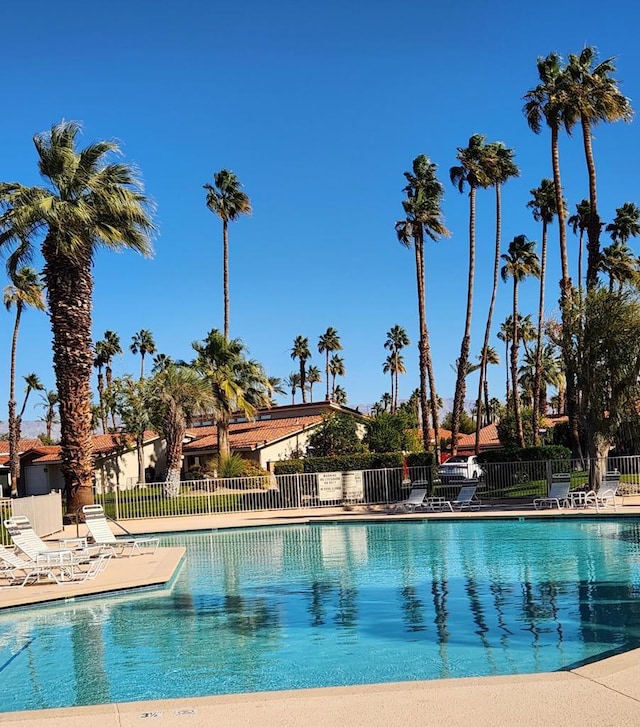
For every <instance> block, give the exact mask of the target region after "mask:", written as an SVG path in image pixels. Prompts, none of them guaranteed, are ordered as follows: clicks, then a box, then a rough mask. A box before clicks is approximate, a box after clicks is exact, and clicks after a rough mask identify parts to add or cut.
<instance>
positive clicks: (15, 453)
mask: <svg viewBox="0 0 640 727" xmlns="http://www.w3.org/2000/svg"><path fill="white" fill-rule="evenodd" d="M21 316H22V303H20V301H17V302H16V320H15V323H14V325H13V338H12V339H11V369H10V373H9V472H10V474H11V495H12V496H13V497H15V496H17V494H18V480H19V479H20V425H19V422H18V419H17V416H16V351H17V350H18V331H19V329H20V318H21Z"/></svg>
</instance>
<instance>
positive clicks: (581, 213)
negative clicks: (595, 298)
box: [567, 199, 591, 309]
mask: <svg viewBox="0 0 640 727" xmlns="http://www.w3.org/2000/svg"><path fill="white" fill-rule="evenodd" d="M590 218H591V205H590V204H589V200H588V199H583V200H582V201H581V202H578V204H577V205H576V213H575V215H571V217H569V219H568V220H567V222H568V224H569V227H571V229H572V230H573V234H574V235H579V237H578V301H579V304H580V309H582V253H583V250H584V233H585V232H586V231H587V228H588V227H589V219H590Z"/></svg>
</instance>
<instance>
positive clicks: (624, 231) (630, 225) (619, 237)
mask: <svg viewBox="0 0 640 727" xmlns="http://www.w3.org/2000/svg"><path fill="white" fill-rule="evenodd" d="M607 232H609V233H610V234H611V239H612V240H613V241H614V242H621V243H623V244H624V245H626V244H627V243H628V242H629V239H630V238H631V237H638V235H640V208H638V207H637V206H636V205H635V204H634V203H633V202H625V203H624V204H623V205H622V207H617V208H616V216H615V218H614V220H613V222H612V223H611V224H609V225H607Z"/></svg>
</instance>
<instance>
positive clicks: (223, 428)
mask: <svg viewBox="0 0 640 727" xmlns="http://www.w3.org/2000/svg"><path fill="white" fill-rule="evenodd" d="M216 426H217V429H218V455H219V457H220V459H227V458H228V457H229V455H230V454H231V446H230V445H229V418H228V417H227V416H226V415H222V416H221V417H220V418H219V419H218V422H217V425H216Z"/></svg>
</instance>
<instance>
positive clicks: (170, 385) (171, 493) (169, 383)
mask: <svg viewBox="0 0 640 727" xmlns="http://www.w3.org/2000/svg"><path fill="white" fill-rule="evenodd" d="M148 387H149V389H148V391H149V398H148V406H149V414H150V420H151V422H152V424H153V426H154V427H155V428H156V429H157V431H161V432H162V434H163V437H164V439H165V442H166V456H167V474H166V477H165V484H164V495H165V497H176V496H177V495H178V494H179V493H180V471H181V469H182V443H183V441H184V437H185V433H186V430H187V427H188V426H189V424H190V423H191V421H192V418H193V416H194V415H195V414H196V413H198V412H203V413H204V412H207V411H210V409H211V407H212V406H213V404H214V400H213V392H212V390H211V385H210V383H209V381H207V379H206V378H205V377H204V376H203V375H202V374H201V373H200V372H199V371H197V370H196V369H194V368H191V367H189V366H182V365H178V364H169V366H167V367H166V368H165V369H163V370H162V371H158V373H157V374H155V375H154V376H153V378H152V379H150V380H149V382H148Z"/></svg>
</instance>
